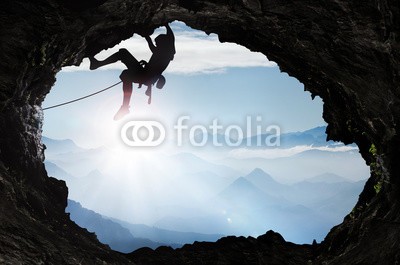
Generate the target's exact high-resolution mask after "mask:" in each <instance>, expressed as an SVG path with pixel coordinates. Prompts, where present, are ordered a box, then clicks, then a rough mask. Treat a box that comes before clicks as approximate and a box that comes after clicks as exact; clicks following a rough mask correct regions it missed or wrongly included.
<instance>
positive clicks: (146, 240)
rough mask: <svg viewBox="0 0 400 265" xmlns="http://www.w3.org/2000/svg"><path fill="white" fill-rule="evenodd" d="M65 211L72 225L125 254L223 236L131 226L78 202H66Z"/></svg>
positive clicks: (141, 225)
mask: <svg viewBox="0 0 400 265" xmlns="http://www.w3.org/2000/svg"><path fill="white" fill-rule="evenodd" d="M66 212H68V213H70V218H71V220H72V221H74V222H75V223H76V224H78V225H79V226H81V227H84V228H86V229H88V231H90V232H93V233H95V234H96V235H97V238H98V239H99V240H100V241H101V242H102V243H104V244H107V245H109V246H110V247H111V248H112V249H114V250H118V251H120V252H124V253H128V252H131V251H133V250H136V249H138V248H141V247H150V248H153V249H155V248H157V247H159V246H171V247H173V248H177V247H181V246H182V245H184V244H191V243H193V242H195V241H207V242H215V241H217V240H218V239H220V238H221V237H223V236H224V235H222V234H200V233H192V232H178V231H172V230H166V229H160V228H157V227H150V226H147V225H143V224H131V223H129V222H126V221H122V220H119V219H116V218H111V217H108V216H104V215H100V214H98V213H96V212H95V211H92V210H89V209H86V208H84V207H82V206H81V204H80V203H78V202H75V201H73V200H68V207H67V208H66Z"/></svg>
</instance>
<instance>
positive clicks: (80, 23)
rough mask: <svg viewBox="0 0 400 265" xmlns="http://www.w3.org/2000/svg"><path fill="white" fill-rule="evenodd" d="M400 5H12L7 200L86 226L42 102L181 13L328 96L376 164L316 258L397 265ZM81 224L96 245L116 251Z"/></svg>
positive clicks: (5, 137)
mask: <svg viewBox="0 0 400 265" xmlns="http://www.w3.org/2000/svg"><path fill="white" fill-rule="evenodd" d="M189 2H192V4H190V3H189ZM82 3H84V4H82ZM193 3H194V4H193ZM179 4H180V5H179ZM399 5H400V4H399V2H398V1H394V0H393V1H392V0H388V1H385V0H374V1H373V0H369V1H363V2H360V1H344V0H343V1H340V0H336V1H333V0H325V1H311V0H305V1H279V0H278V1H277V0H272V1H266V0H264V1H256V0H252V1H228V0H227V1H223V0H218V1H213V2H210V1H136V0H108V1H103V0H102V1H96V0H91V1H86V2H82V1H62V0H40V1H35V2H30V1H28V0H15V1H11V0H6V1H2V2H1V3H0V22H1V25H2V26H1V31H0V36H1V42H0V47H1V50H2V51H3V53H2V54H1V60H0V69H1V71H0V109H1V113H0V173H1V175H0V192H1V194H2V197H3V200H2V201H1V203H0V204H1V205H2V207H4V209H5V208H7V209H9V210H10V209H11V210H10V211H14V212H15V215H18V216H19V217H21V216H25V217H26V218H35V219H36V220H40V221H39V222H41V223H43V224H44V223H46V224H47V222H48V223H49V224H52V223H53V222H59V223H62V224H65V225H66V226H67V227H70V228H71V229H77V228H75V227H74V226H73V224H70V222H69V221H68V217H67V216H65V214H63V212H64V208H65V204H66V192H67V191H66V190H65V184H63V183H62V182H59V181H56V180H54V179H52V178H48V177H47V174H46V172H45V169H44V166H43V159H44V157H43V146H42V145H41V143H40V138H41V124H42V122H43V121H42V111H41V108H40V104H41V103H42V101H43V99H44V97H45V96H46V94H47V93H48V92H49V91H50V89H51V87H52V85H53V84H54V82H55V74H56V73H57V72H58V71H59V70H60V69H61V67H63V66H66V65H72V64H75V65H77V64H79V63H80V61H81V60H82V59H83V58H84V57H86V56H88V55H94V54H96V53H97V52H99V51H101V50H102V49H105V48H109V47H112V46H113V45H115V44H117V43H119V42H120V41H121V40H123V39H126V38H129V37H130V36H132V35H133V34H134V33H144V32H148V31H151V30H152V29H153V28H154V27H156V26H159V25H162V24H164V23H166V22H168V21H173V20H180V21H184V22H185V23H187V24H188V25H189V26H191V27H193V28H196V29H201V30H204V31H205V32H207V33H211V32H213V33H217V34H218V35H219V38H220V40H221V41H229V42H235V43H238V44H241V45H243V46H246V47H248V48H249V49H251V50H253V51H259V52H262V53H264V54H265V55H267V56H268V58H269V59H271V60H273V61H276V62H277V63H278V64H279V66H280V69H281V70H282V71H284V72H287V73H289V74H290V75H291V76H294V77H296V78H297V79H299V80H300V81H301V82H302V83H303V84H304V85H305V89H306V90H308V91H310V92H311V93H312V95H318V96H320V97H321V98H322V99H323V101H324V113H323V117H324V119H325V120H326V121H327V123H328V129H327V133H328V138H329V139H333V140H337V141H343V142H344V143H352V142H355V143H357V144H358V146H359V147H360V152H361V154H362V156H363V157H364V159H365V160H366V161H367V163H368V164H371V178H370V179H369V181H368V183H367V184H366V187H365V189H364V191H363V193H362V194H361V195H360V200H359V202H358V203H357V205H356V206H355V208H354V210H353V211H352V213H350V214H349V215H348V216H347V217H346V218H345V220H344V223H343V224H341V225H339V226H338V227H335V228H334V229H332V231H331V233H330V234H329V235H328V236H327V238H326V240H325V241H324V242H323V243H322V244H321V246H320V250H321V252H322V254H321V255H320V257H318V258H317V259H316V262H323V261H328V262H329V264H343V261H348V260H354V261H355V262H354V264H357V262H358V263H360V264H361V263H365V264H368V263H370V264H375V262H377V261H379V262H388V263H390V262H395V261H396V260H397V257H396V255H395V254H394V253H396V251H397V250H398V249H399V242H398V241H399V240H398V239H397V238H399V237H397V238H396V237H395V235H397V236H400V234H399V231H400V229H399V222H400V220H399V212H400V211H399V210H400V209H399V208H400V205H399V202H398V199H397V198H400V196H399V195H400V194H399V193H400V191H399V187H400V186H399V185H400V183H399V181H400V178H399V177H400V174H399V170H400V169H399V165H398V164H399V163H398V161H399V157H400V140H399V131H400V127H399V126H400V125H399V124H400V123H399V120H400V104H399V103H400V87H399V86H400V85H399V84H400V68H399V58H400V54H399V51H400V49H399V40H398V39H399V23H400V22H399V13H400V11H399V9H400V7H399ZM187 8H190V9H193V10H192V11H191V12H189V10H187ZM178 52H179V51H178ZM62 118H64V117H60V120H62ZM21 218H22V217H21ZM48 219H50V220H51V221H49V220H48ZM45 220H47V221H45ZM7 222H8V221H7V219H4V220H2V223H3V224H6V223H7ZM55 231H58V230H57V229H55ZM77 231H79V232H77V234H79V235H82V237H83V238H84V239H82V240H81V241H82V242H83V243H82V244H86V245H85V248H83V249H87V250H88V251H87V253H94V252H95V253H104V251H105V252H107V251H109V250H107V248H104V247H102V246H100V245H98V244H97V243H96V241H95V239H93V238H92V237H90V235H86V234H85V232H84V231H81V230H77ZM55 233H56V234H57V235H58V236H59V237H60V238H64V239H65V240H67V241H66V242H64V245H65V246H64V248H65V249H67V245H68V244H71V243H67V242H73V241H71V240H72V239H71V238H70V237H69V236H68V235H64V234H61V235H60V234H58V232H55ZM388 234H391V235H393V236H391V237H387V235H388ZM4 236H5V235H4ZM54 237H55V238H56V237H57V236H55V235H54ZM43 240H45V239H43ZM2 241H3V240H2V237H0V242H2ZM371 242H372V243H371ZM373 243H378V244H373ZM370 244H372V245H371V247H370V248H368V246H369V245H370ZM373 245H375V246H376V245H378V246H381V247H380V248H376V247H375V248H373V247H372V246H373ZM0 246H1V244H0ZM38 248H40V247H38ZM1 249H2V248H0V253H1ZM382 250H384V251H382ZM91 251H93V252H91ZM64 252H65V251H64ZM67 252H68V251H67ZM83 252H85V251H83ZM378 254H379V255H380V256H381V257H380V258H379V259H378V258H377V257H379V255H378ZM57 255H59V256H63V255H64V256H65V254H62V252H59V253H58V254H57ZM68 255H70V256H71V255H72V256H73V255H77V254H68ZM68 255H67V256H68ZM80 255H83V256H84V257H86V256H90V255H89V254H85V253H83V254H80ZM85 255H86V256H85ZM99 255H100V254H99ZM113 255H114V254H113ZM109 259H110V262H117V261H118V260H120V259H125V258H124V257H120V256H119V255H117V254H115V260H114V259H113V258H109ZM124 262H125V261H124ZM341 262H342V263H341ZM72 264H73V263H72ZM182 264H184V263H182ZM255 264H257V263H255ZM381 264H384V263H381Z"/></svg>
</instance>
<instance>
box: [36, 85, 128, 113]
mask: <svg viewBox="0 0 400 265" xmlns="http://www.w3.org/2000/svg"><path fill="white" fill-rule="evenodd" d="M121 83H122V81H119V82H118V83H115V84H114V85H111V86H109V87H106V88H104V89H102V90H99V91H97V92H94V93H92V94H89V95H87V96H84V97H81V98H77V99H74V100H71V101H67V102H64V103H60V104H57V105H53V106H50V107H47V108H43V110H48V109H53V108H58V107H61V106H64V105H68V104H71V103H74V102H77V101H80V100H82V99H85V98H89V97H92V96H94V95H97V94H100V93H102V92H104V91H106V90H109V89H110V88H113V87H115V86H117V85H119V84H121Z"/></svg>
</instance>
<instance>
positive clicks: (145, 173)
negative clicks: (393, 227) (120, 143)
mask: <svg viewBox="0 0 400 265" xmlns="http://www.w3.org/2000/svg"><path fill="white" fill-rule="evenodd" d="M325 137H326V135H325V127H317V128H314V129H311V130H308V131H304V132H296V133H287V134H283V135H282V139H281V141H283V140H284V142H285V143H284V146H283V148H287V147H291V146H295V147H297V148H295V152H294V153H293V154H291V153H289V155H286V156H285V155H284V156H280V154H287V152H288V149H285V150H284V149H281V148H276V149H272V150H259V149H254V148H242V147H239V148H238V149H237V150H230V149H226V148H223V149H222V151H221V154H222V156H221V154H217V152H215V150H212V151H211V150H210V149H207V148H206V149H201V150H203V152H200V151H201V150H198V149H197V150H192V151H193V152H191V151H188V150H187V149H183V150H175V151H177V152H171V153H167V154H164V153H161V152H155V153H151V155H148V154H146V155H145V159H141V157H142V156H141V153H138V154H137V156H136V157H134V158H133V159H131V158H129V157H128V159H126V157H122V158H123V159H122V160H123V161H121V160H120V159H118V157H113V155H114V153H110V150H109V149H106V148H97V149H90V150H89V149H83V148H80V147H77V146H76V145H75V144H74V143H73V141H68V140H55V141H52V140H51V139H44V142H46V143H47V146H48V149H47V150H46V169H47V171H48V173H49V175H51V176H54V177H57V178H59V179H64V180H65V181H66V182H67V185H68V187H69V199H73V200H75V201H78V202H80V203H82V205H85V207H87V208H89V209H92V210H94V211H97V212H100V213H102V214H104V216H100V217H102V218H103V219H104V218H105V219H107V220H109V221H112V222H114V223H116V224H119V225H121V226H122V227H123V228H125V229H127V230H128V232H129V233H130V236H131V237H133V238H134V239H137V238H141V241H140V240H139V242H142V243H143V242H144V243H145V242H147V243H146V244H147V245H148V246H151V247H152V246H157V244H166V245H174V246H175V245H177V244H185V243H191V242H193V241H195V240H197V241H215V240H216V239H218V238H220V237H221V236H222V235H244V236H249V235H251V236H257V235H259V234H263V233H265V231H267V230H269V229H274V230H277V231H280V232H282V234H283V235H284V236H285V238H286V239H288V240H291V241H295V242H297V243H309V242H311V241H312V239H314V238H315V239H317V240H321V239H323V237H324V236H325V235H326V233H327V232H328V229H329V228H330V227H332V226H333V225H335V224H337V223H339V222H340V221H341V219H342V218H343V217H344V216H345V215H346V214H347V213H349V212H350V211H351V209H352V207H353V206H354V204H355V202H356V201H357V197H358V195H359V193H360V192H361V190H362V186H363V185H364V182H363V181H359V182H352V181H350V179H352V180H358V179H361V178H362V176H365V177H366V176H368V168H367V167H366V166H365V165H364V164H365V163H364V162H363V161H362V159H361V158H360V155H359V154H358V151H357V150H356V149H354V148H353V149H346V148H339V149H335V150H333V149H332V150H326V149H325V146H328V148H335V147H337V146H341V145H340V144H337V143H332V142H328V143H327V142H325ZM219 139H220V140H221V136H220V138H219ZM285 139H286V140H285ZM299 145H301V146H303V147H299ZM305 145H308V146H311V145H312V146H318V145H319V146H324V148H319V149H318V150H315V149H312V148H309V147H306V148H305V147H304V146H305ZM310 149H311V150H310ZM204 150H205V151H204ZM298 150H299V152H298ZM346 150H347V151H346ZM156 151H157V150H156ZM179 151H180V152H179ZM235 151H236V152H241V153H240V154H242V156H235V155H232V154H236V153H235ZM265 151H268V152H270V153H271V152H273V153H275V152H278V155H276V156H272V158H268V157H269V156H268V154H269V153H268V152H267V153H264V152H265ZM289 151H290V150H289ZM333 151H334V152H333ZM209 152H210V153H209ZM212 152H215V153H212ZM279 152H280V153H279ZM117 154H118V153H117ZM243 154H244V156H243ZM248 154H250V155H253V154H259V155H258V156H257V155H256V156H255V157H251V156H246V155H248ZM264 154H267V155H264ZM218 155H220V156H219V157H218ZM215 157H217V158H215ZM114 161H117V162H118V163H117V164H115V165H114V164H112V162H114ZM364 167H365V168H364ZM244 172H246V173H244ZM247 172H248V174H247ZM267 172H268V173H267ZM106 216H108V217H106ZM78 217H79V216H77V219H78ZM120 220H126V221H128V222H124V221H120ZM81 221H82V220H81ZM99 222H100V221H99ZM82 225H83V226H85V225H89V224H87V223H83V224H82ZM115 229H116V228H115ZM100 231H101V229H100ZM100 231H99V234H100V235H101V233H100ZM125 232H126V230H125ZM115 234H118V233H115ZM130 236H129V234H128V236H127V238H125V239H121V240H119V241H118V242H129V243H124V244H123V247H126V246H129V247H130V248H132V246H133V247H135V246H138V245H134V243H137V242H138V241H137V240H136V241H135V242H132V241H131V240H132V238H131V237H130ZM107 237H110V235H107V236H105V238H107ZM146 240H149V241H146ZM110 242H111V243H110V244H113V245H114V247H115V246H116V245H117V243H115V241H112V240H111V241H110ZM157 242H158V243H157ZM144 243H143V244H144ZM123 247H122V246H121V245H120V246H116V248H119V249H120V250H121V251H122V250H124V251H128V249H124V248H123Z"/></svg>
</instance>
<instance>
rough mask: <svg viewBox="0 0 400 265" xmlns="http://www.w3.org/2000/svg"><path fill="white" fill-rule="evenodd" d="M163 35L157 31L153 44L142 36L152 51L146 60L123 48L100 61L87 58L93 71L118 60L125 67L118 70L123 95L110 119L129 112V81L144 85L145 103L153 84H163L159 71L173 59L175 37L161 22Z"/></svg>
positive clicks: (159, 85)
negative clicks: (147, 60) (118, 107)
mask: <svg viewBox="0 0 400 265" xmlns="http://www.w3.org/2000/svg"><path fill="white" fill-rule="evenodd" d="M165 27H166V29H167V33H166V34H160V35H158V36H157V37H156V38H155V43H156V45H154V44H153V41H152V40H151V38H150V36H149V35H146V36H145V39H146V41H147V43H148V45H149V48H150V50H151V52H152V53H153V54H152V56H151V58H150V60H149V62H146V61H144V60H141V61H140V62H139V61H138V60H137V59H136V58H135V57H134V56H133V55H132V54H130V53H129V51H128V50H127V49H120V50H119V51H118V52H116V53H114V54H112V55H111V56H110V57H108V58H106V59H105V60H103V61H99V60H96V59H95V58H94V57H89V60H90V69H91V70H94V69H97V68H99V67H101V66H104V65H107V64H111V63H115V62H117V61H121V62H122V63H123V64H125V65H126V67H127V68H128V69H127V70H124V71H122V73H121V75H120V76H119V77H120V79H121V80H122V88H123V92H124V97H123V101H122V106H121V108H120V109H119V110H118V112H117V114H115V116H114V120H119V119H121V118H122V117H124V116H125V115H126V114H128V113H129V107H130V106H129V102H130V99H131V95H132V83H137V84H139V88H141V87H142V85H146V86H147V90H146V95H147V96H149V100H148V103H149V104H150V103H151V88H152V86H153V85H154V84H155V83H157V84H156V87H157V88H159V89H161V88H163V87H164V85H165V77H164V76H163V75H162V73H163V71H164V70H165V69H166V68H167V67H168V65H169V63H170V61H172V60H173V59H174V54H175V36H174V33H173V32H172V30H171V28H170V26H169V25H168V24H166V25H165Z"/></svg>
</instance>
